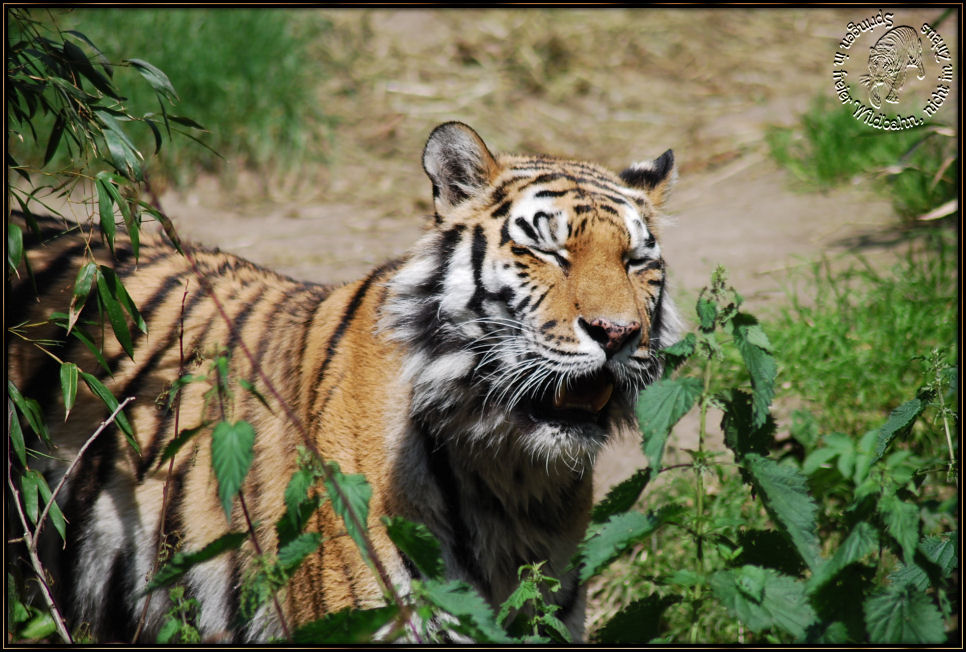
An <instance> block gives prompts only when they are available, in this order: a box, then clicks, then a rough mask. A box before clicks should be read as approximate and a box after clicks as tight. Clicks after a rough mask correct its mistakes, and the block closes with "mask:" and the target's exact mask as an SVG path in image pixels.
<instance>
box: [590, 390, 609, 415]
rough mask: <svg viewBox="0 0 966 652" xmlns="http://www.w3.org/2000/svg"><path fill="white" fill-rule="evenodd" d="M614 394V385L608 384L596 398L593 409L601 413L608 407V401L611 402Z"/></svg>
mask: <svg viewBox="0 0 966 652" xmlns="http://www.w3.org/2000/svg"><path fill="white" fill-rule="evenodd" d="M613 393H614V385H613V384H612V383H607V385H606V386H605V387H604V388H603V389H602V390H601V392H600V393H599V394H597V396H596V397H595V398H594V404H593V405H592V406H591V409H592V410H593V411H594V412H600V411H601V410H603V409H604V406H605V405H607V401H609V400H610V397H611V394H613Z"/></svg>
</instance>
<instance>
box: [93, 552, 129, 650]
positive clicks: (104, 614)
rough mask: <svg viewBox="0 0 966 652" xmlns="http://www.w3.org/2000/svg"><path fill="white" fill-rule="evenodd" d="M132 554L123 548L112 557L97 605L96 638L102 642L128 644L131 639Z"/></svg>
mask: <svg viewBox="0 0 966 652" xmlns="http://www.w3.org/2000/svg"><path fill="white" fill-rule="evenodd" d="M133 559H134V551H133V550H130V549H128V548H127V546H125V547H124V548H122V549H121V550H119V551H118V552H117V553H116V554H115V555H114V561H113V563H112V564H111V570H110V573H109V575H108V579H107V583H106V586H105V593H104V595H103V603H102V604H101V605H100V608H99V614H100V618H99V619H98V620H99V622H98V626H97V634H98V639H99V640H102V641H108V642H110V641H130V640H131V639H132V638H134V625H135V622H136V621H135V620H134V619H133V618H132V617H131V611H130V608H129V606H128V605H129V604H130V602H131V600H130V597H131V592H132V591H131V586H130V583H131V575H132V568H131V560H133Z"/></svg>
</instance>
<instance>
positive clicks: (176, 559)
mask: <svg viewBox="0 0 966 652" xmlns="http://www.w3.org/2000/svg"><path fill="white" fill-rule="evenodd" d="M247 538H248V535H247V534H246V533H245V532H229V533H227V534H223V535H221V536H220V537H218V538H217V539H215V540H214V541H212V542H211V543H209V544H207V545H206V546H205V547H204V548H202V549H200V550H196V551H194V552H176V553H174V555H172V557H171V559H170V560H169V561H168V563H166V564H165V565H164V566H162V567H161V568H160V569H159V570H158V572H157V574H155V576H154V577H153V578H151V581H150V582H148V584H147V586H145V587H144V589H143V590H142V591H141V593H140V595H145V594H147V593H150V592H151V591H153V590H154V589H158V588H161V587H163V586H168V585H169V584H172V583H174V581H175V580H177V579H178V578H180V577H181V576H182V575H184V574H185V573H187V572H188V571H189V570H191V569H192V568H193V567H194V566H196V565H198V564H200V563H202V562H205V561H208V560H209V559H214V558H215V557H217V556H218V555H220V554H221V553H223V552H227V551H228V550H234V549H236V548H238V547H239V546H241V544H242V543H243V542H244V541H245V539H247Z"/></svg>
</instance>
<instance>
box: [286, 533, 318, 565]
mask: <svg viewBox="0 0 966 652" xmlns="http://www.w3.org/2000/svg"><path fill="white" fill-rule="evenodd" d="M321 545H322V535H321V534H319V533H318V532H308V533H306V534H300V535H298V536H297V537H295V538H294V539H292V540H291V541H289V542H288V543H286V544H285V545H284V546H282V547H281V548H279V551H278V565H279V566H280V567H281V568H282V570H283V571H285V573H286V574H288V573H291V572H292V571H294V570H295V569H296V568H298V566H299V564H301V563H302V560H303V559H305V558H306V557H308V556H309V555H311V554H312V553H313V552H315V551H316V550H318V549H319V546H321Z"/></svg>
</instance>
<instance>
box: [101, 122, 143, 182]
mask: <svg viewBox="0 0 966 652" xmlns="http://www.w3.org/2000/svg"><path fill="white" fill-rule="evenodd" d="M105 115H106V114H105V113H103V112H102V113H100V116H101V118H103V117H104V116H105ZM106 126H107V128H106V129H105V130H104V131H102V132H101V134H102V135H103V136H104V142H105V143H107V150H108V152H109V153H110V155H111V161H110V162H111V165H112V166H113V167H114V169H115V170H117V172H118V173H119V174H121V175H122V176H124V177H126V178H128V179H131V180H132V181H144V170H143V169H142V168H141V160H140V152H138V151H137V150H136V149H134V148H133V147H131V146H129V145H128V142H129V141H128V140H127V135H126V134H124V132H123V131H121V130H120V127H118V126H117V124H116V123H114V127H115V128H114V129H112V128H111V127H110V126H108V125H106Z"/></svg>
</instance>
